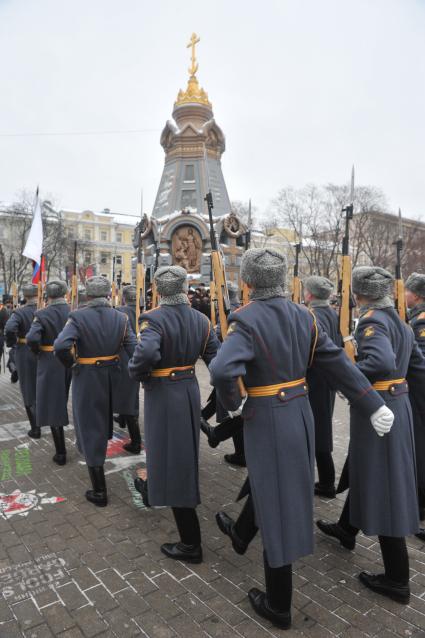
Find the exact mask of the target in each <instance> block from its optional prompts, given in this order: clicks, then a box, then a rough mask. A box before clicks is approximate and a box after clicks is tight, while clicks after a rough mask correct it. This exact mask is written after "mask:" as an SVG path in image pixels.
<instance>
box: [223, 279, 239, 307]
mask: <svg viewBox="0 0 425 638" xmlns="http://www.w3.org/2000/svg"><path fill="white" fill-rule="evenodd" d="M226 284H227V290H228V293H229V301H230V303H239V288H238V287H237V285H236V284H234V283H233V281H226Z"/></svg>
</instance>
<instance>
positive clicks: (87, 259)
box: [84, 250, 92, 264]
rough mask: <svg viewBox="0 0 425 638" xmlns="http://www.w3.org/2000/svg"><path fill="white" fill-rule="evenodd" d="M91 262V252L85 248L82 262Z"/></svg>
mask: <svg viewBox="0 0 425 638" xmlns="http://www.w3.org/2000/svg"><path fill="white" fill-rule="evenodd" d="M91 262H92V258H91V252H90V251H88V250H87V251H86V252H85V253H84V263H85V264H91Z"/></svg>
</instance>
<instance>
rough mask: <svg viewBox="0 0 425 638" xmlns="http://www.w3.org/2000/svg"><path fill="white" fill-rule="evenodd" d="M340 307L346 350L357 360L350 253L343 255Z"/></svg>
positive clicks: (352, 358) (340, 321) (351, 357)
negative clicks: (353, 324) (353, 331)
mask: <svg viewBox="0 0 425 638" xmlns="http://www.w3.org/2000/svg"><path fill="white" fill-rule="evenodd" d="M340 300H341V301H340V308H339V331H340V333H341V336H342V339H343V342H344V350H345V352H346V354H347V355H348V356H349V358H350V359H351V361H353V362H354V361H355V360H356V350H355V347H354V340H353V336H352V334H351V324H352V317H351V315H352V295H351V258H350V256H349V255H343V256H342V264H341V281H340Z"/></svg>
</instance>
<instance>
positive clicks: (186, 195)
mask: <svg viewBox="0 0 425 638" xmlns="http://www.w3.org/2000/svg"><path fill="white" fill-rule="evenodd" d="M196 207H197V206H196V191H195V190H182V199H181V209H182V210H184V209H185V208H196Z"/></svg>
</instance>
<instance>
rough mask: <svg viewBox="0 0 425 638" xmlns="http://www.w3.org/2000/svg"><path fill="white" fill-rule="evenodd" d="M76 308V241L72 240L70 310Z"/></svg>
mask: <svg viewBox="0 0 425 638" xmlns="http://www.w3.org/2000/svg"><path fill="white" fill-rule="evenodd" d="M77 308H78V285H77V241H74V263H73V267H72V277H71V310H76V309H77Z"/></svg>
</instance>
